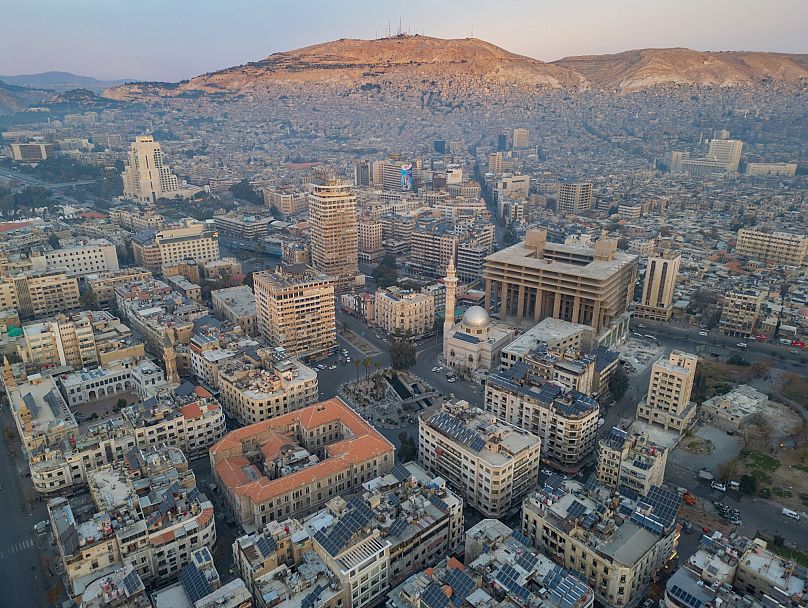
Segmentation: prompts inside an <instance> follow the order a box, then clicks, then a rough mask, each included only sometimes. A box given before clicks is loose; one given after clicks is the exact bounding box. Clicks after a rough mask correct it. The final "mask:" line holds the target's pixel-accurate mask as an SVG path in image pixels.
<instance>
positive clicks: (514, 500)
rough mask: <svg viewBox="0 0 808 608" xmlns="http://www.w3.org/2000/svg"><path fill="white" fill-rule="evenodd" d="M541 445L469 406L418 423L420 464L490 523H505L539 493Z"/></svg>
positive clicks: (429, 414) (446, 406) (433, 413)
mask: <svg viewBox="0 0 808 608" xmlns="http://www.w3.org/2000/svg"><path fill="white" fill-rule="evenodd" d="M540 451H541V440H540V439H539V438H538V437H536V436H535V435H533V434H532V433H530V432H528V431H524V430H522V429H520V428H517V427H515V426H512V425H510V424H507V423H506V422H503V421H501V420H498V419H497V418H495V417H493V416H491V415H490V414H488V413H486V412H483V411H482V410H481V409H479V408H477V407H473V406H471V405H470V404H469V403H468V402H467V401H454V402H444V403H443V404H442V405H441V406H439V407H438V408H431V409H429V410H426V411H424V412H423V413H422V414H421V415H420V417H419V419H418V463H419V464H420V465H421V466H422V467H423V468H424V469H425V470H426V471H427V472H428V473H429V474H431V475H439V476H440V477H442V478H443V479H445V480H446V481H447V483H448V484H449V486H450V487H451V488H452V489H453V490H454V491H455V492H457V493H458V494H459V495H460V496H461V497H462V498H463V500H464V501H465V502H466V503H467V504H469V505H470V506H471V507H473V508H474V509H476V510H477V511H479V512H480V513H482V514H483V515H484V516H486V517H504V516H506V515H508V514H509V513H512V512H513V511H514V510H516V509H518V508H519V505H521V503H522V499H523V498H524V497H525V496H526V495H527V494H528V493H530V492H532V491H534V490H535V489H536V485H537V484H538V479H539V454H540Z"/></svg>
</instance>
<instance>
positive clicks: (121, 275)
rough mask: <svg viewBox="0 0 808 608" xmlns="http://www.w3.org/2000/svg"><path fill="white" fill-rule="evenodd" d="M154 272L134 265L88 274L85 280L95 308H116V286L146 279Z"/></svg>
mask: <svg viewBox="0 0 808 608" xmlns="http://www.w3.org/2000/svg"><path fill="white" fill-rule="evenodd" d="M151 278H152V273H151V271H149V270H146V269H145V268H139V267H133V268H122V269H121V270H115V271H109V272H101V273H97V274H88V275H87V276H85V277H84V282H85V283H86V284H87V286H88V287H89V288H90V293H91V294H92V300H93V308H102V309H103V308H115V288H116V287H118V286H119V285H124V284H126V283H134V282H137V281H145V280H147V279H151Z"/></svg>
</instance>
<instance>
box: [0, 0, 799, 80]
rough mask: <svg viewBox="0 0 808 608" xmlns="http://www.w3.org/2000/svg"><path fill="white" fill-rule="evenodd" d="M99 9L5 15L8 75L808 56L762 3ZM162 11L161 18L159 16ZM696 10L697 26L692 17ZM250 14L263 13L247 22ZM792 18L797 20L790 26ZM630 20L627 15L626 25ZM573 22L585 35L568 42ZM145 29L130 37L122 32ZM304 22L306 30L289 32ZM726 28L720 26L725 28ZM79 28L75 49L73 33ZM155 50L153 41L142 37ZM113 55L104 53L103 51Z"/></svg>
mask: <svg viewBox="0 0 808 608" xmlns="http://www.w3.org/2000/svg"><path fill="white" fill-rule="evenodd" d="M189 6H190V5H189V4H188V3H186V2H175V3H169V4H167V5H166V4H160V5H158V4H157V3H156V2H154V0H147V1H146V2H145V3H138V4H137V5H135V4H134V3H128V2H117V3H112V4H110V3H106V2H104V3H101V2H99V1H98V0H81V1H76V2H70V3H56V2H53V1H49V0H38V1H37V0H35V1H33V2H26V3H18V4H16V5H12V6H8V7H4V14H5V15H6V16H7V18H6V19H4V20H3V22H2V24H0V57H3V58H4V59H0V74H8V75H12V74H31V73H40V72H46V71H51V70H61V71H68V72H72V73H75V74H81V75H86V76H93V77H96V78H100V79H109V80H112V79H132V80H168V81H176V80H182V79H186V78H190V77H193V76H196V75H198V74H202V73H206V72H210V71H215V70H218V69H222V68H226V67H230V66H234V65H240V64H243V63H246V62H249V61H257V60H260V59H262V58H264V57H266V56H268V55H270V54H272V53H275V52H281V51H287V50H292V49H296V48H300V47H304V46H308V45H311V44H317V43H320V42H327V41H330V40H335V39H339V38H363V39H372V38H378V37H383V36H386V35H387V34H388V32H389V33H390V34H396V33H397V32H398V31H399V28H400V29H401V31H402V32H405V33H413V34H415V33H418V34H424V35H428V36H436V37H441V38H466V37H470V36H472V35H473V36H474V37H476V38H480V39H483V40H486V41H488V42H491V43H493V44H496V45H498V46H501V47H503V48H505V49H506V50H508V51H511V52H515V53H519V54H523V55H527V56H529V57H533V58H536V59H540V60H542V61H554V60H557V59H561V58H562V57H568V56H574V55H587V54H609V53H616V52H621V51H625V50H631V49H637V48H667V47H687V48H693V49H696V50H757V51H770V52H786V53H800V52H806V50H808V49H806V46H805V42H804V36H803V31H802V28H801V27H800V26H799V24H800V23H805V22H806V20H808V4H805V3H801V2H798V1H797V0H775V1H774V2H770V3H766V4H765V5H764V4H762V3H758V2H754V1H753V0H742V1H740V2H730V1H729V0H716V1H715V2H712V3H710V4H709V5H708V6H702V4H700V3H698V2H696V0H685V1H684V2H667V1H665V2H657V3H653V4H649V3H643V2H639V1H638V0H614V1H613V2H610V3H608V4H604V3H596V2H592V1H591V0H576V1H574V2H568V3H565V4H564V5H562V4H561V3H555V2H545V3H541V4H540V5H538V6H537V5H534V4H532V3H528V2H523V1H522V0H510V1H508V2H504V3H501V4H500V5H499V10H500V12H499V18H497V19H491V18H490V15H488V14H487V10H488V8H489V7H488V5H487V4H485V3H482V2H478V1H476V0H475V1H473V2H469V3H464V4H463V6H462V12H461V10H460V7H458V6H456V5H454V4H451V3H446V4H443V5H438V6H435V5H432V4H428V3H426V2H423V1H422V0H415V1H414V2H410V3H408V4H406V5H405V4H404V3H401V2H388V3H374V4H373V5H371V6H369V7H368V6H365V5H364V4H363V3H362V2H358V1H356V0H350V1H348V2H346V3H341V4H340V5H339V6H337V5H336V4H332V3H328V2H324V1H323V0H316V1H312V2H308V3H306V6H305V8H304V9H303V10H301V9H300V7H299V6H295V5H279V4H278V3H257V2H252V1H240V2H238V6H236V7H233V6H231V5H223V4H219V3H216V2H213V1H211V0H204V1H202V2H197V3H194V5H193V9H194V11H195V12H194V14H193V15H191V14H189V13H188V9H189ZM158 8H159V10H160V11H161V14H162V18H161V19H160V20H154V19H152V18H151V17H150V16H151V15H153V14H154V10H152V9H155V10H156V9H158ZM696 10H698V15H699V17H700V18H699V19H698V21H694V20H693V18H692V16H693V15H694V14H696V13H694V11H696ZM246 11H250V12H251V14H252V15H253V17H252V18H250V19H245V18H244V15H245V12H246ZM784 14H789V15H791V17H790V18H789V19H783V18H782V16H783V15H784ZM627 16H628V17H627ZM573 21H574V23H575V24H576V26H575V29H576V35H575V36H574V37H571V36H569V35H568V34H567V32H568V28H569V25H570V24H571V23H572V22H573ZM28 22H36V23H37V24H38V31H39V32H40V39H41V41H42V44H39V45H37V46H35V47H34V48H31V49H28V50H27V52H26V53H25V54H22V53H19V52H17V51H16V50H15V49H19V48H20V46H19V45H20V44H22V43H23V35H25V36H26V38H27V36H28V34H23V32H25V31H26V30H25V28H21V27H19V24H20V23H28ZM122 23H126V24H127V27H128V28H130V31H138V32H140V33H141V35H140V36H139V44H138V52H136V53H134V52H132V50H133V38H131V37H129V36H126V35H123V36H122V35H121V24H122ZM289 23H300V25H301V27H297V28H295V27H291V28H290V27H288V24H289ZM717 24H720V27H718V25H717ZM65 31H70V32H71V38H70V41H69V44H68V43H67V40H66V39H65V36H64V32H65ZM144 38H145V40H147V41H148V44H143V39H144ZM99 48H104V53H98V52H97V51H98V49H99Z"/></svg>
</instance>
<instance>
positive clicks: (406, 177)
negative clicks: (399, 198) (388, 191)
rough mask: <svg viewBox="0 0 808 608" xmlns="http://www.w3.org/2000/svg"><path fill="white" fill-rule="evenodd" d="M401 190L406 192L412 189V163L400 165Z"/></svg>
mask: <svg viewBox="0 0 808 608" xmlns="http://www.w3.org/2000/svg"><path fill="white" fill-rule="evenodd" d="M401 190H402V192H407V191H409V190H412V165H410V164H407V165H401Z"/></svg>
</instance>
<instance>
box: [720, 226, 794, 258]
mask: <svg viewBox="0 0 808 608" xmlns="http://www.w3.org/2000/svg"><path fill="white" fill-rule="evenodd" d="M735 253H736V254H738V255H741V256H744V257H747V258H752V259H755V260H759V261H761V262H766V263H767V264H771V265H778V264H783V265H787V266H802V265H803V264H804V263H805V262H806V260H808V237H806V236H805V235H804V234H789V233H787V232H771V231H768V230H755V229H754V228H741V229H740V230H738V240H737V243H736V245H735Z"/></svg>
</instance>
